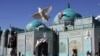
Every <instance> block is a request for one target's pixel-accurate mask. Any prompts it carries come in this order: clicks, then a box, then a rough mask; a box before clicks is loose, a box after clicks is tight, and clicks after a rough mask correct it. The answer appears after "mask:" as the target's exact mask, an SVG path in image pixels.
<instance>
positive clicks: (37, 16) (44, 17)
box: [33, 6, 52, 22]
mask: <svg viewBox="0 0 100 56" xmlns="http://www.w3.org/2000/svg"><path fill="white" fill-rule="evenodd" d="M51 10H52V6H50V7H47V8H45V9H41V8H40V7H38V13H36V14H34V15H33V18H35V19H41V18H42V20H43V21H44V22H47V21H48V20H49V18H50V17H49V16H48V14H49V13H50V11H51Z"/></svg>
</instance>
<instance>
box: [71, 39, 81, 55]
mask: <svg viewBox="0 0 100 56" xmlns="http://www.w3.org/2000/svg"><path fill="white" fill-rule="evenodd" d="M69 52H70V53H71V55H72V56H78V54H79V53H81V52H82V44H81V43H80V42H79V41H77V40H73V41H71V42H70V43H69Z"/></svg>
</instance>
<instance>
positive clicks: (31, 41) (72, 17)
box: [0, 5, 100, 56]
mask: <svg viewBox="0 0 100 56" xmlns="http://www.w3.org/2000/svg"><path fill="white" fill-rule="evenodd" d="M95 18H96V16H93V15H90V16H88V17H83V16H82V15H81V14H79V13H77V12H76V11H74V10H73V9H71V8H70V6H69V5H68V7H67V8H65V9H64V10H62V11H60V12H58V14H57V15H56V16H55V17H54V21H53V23H52V24H51V25H49V26H46V25H45V24H44V23H42V22H41V21H40V20H36V19H34V20H33V21H31V22H29V23H28V24H27V25H26V29H25V30H23V31H20V30H19V31H17V30H18V29H16V31H17V48H16V50H17V56H23V55H24V56H38V53H35V54H34V50H35V45H36V43H37V41H38V40H39V39H41V38H44V33H46V34H45V36H46V38H47V40H48V41H47V44H48V48H47V49H48V51H47V53H48V56H87V55H92V56H96V55H98V56H100V21H99V20H98V19H99V18H98V19H95ZM3 37H4V36H1V49H0V50H1V52H0V53H1V56H3V55H4V56H6V55H7V56H10V53H9V52H10V51H11V48H6V47H4V38H3ZM38 49H39V48H37V50H38ZM37 50H36V51H37ZM37 52H38V51H37Z"/></svg>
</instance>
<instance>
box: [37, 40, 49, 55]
mask: <svg viewBox="0 0 100 56" xmlns="http://www.w3.org/2000/svg"><path fill="white" fill-rule="evenodd" d="M35 55H37V56H42V55H44V56H48V43H47V42H46V41H45V42H41V43H39V44H38V46H37V47H36V50H35Z"/></svg>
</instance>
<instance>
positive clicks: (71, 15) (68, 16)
mask: <svg viewBox="0 0 100 56" xmlns="http://www.w3.org/2000/svg"><path fill="white" fill-rule="evenodd" d="M60 13H61V12H60ZM62 13H63V14H64V16H63V17H62V18H61V20H72V19H75V18H76V17H82V16H81V15H80V14H78V13H76V12H75V11H74V10H72V9H70V8H67V9H65V10H63V11H62ZM59 15H60V14H59V13H58V14H57V15H56V16H55V18H54V22H58V21H59V20H60V19H59Z"/></svg>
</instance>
